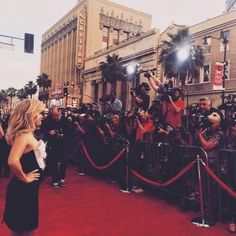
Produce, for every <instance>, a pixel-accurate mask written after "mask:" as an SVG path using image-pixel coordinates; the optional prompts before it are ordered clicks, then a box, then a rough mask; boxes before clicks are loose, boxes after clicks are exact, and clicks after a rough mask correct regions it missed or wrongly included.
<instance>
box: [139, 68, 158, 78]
mask: <svg viewBox="0 0 236 236" xmlns="http://www.w3.org/2000/svg"><path fill="white" fill-rule="evenodd" d="M155 70H156V69H155V68H153V69H151V70H141V72H142V73H144V74H143V75H144V77H145V78H150V77H151V75H150V73H152V75H154V71H155Z"/></svg>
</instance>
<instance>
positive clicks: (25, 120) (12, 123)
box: [6, 99, 45, 145]
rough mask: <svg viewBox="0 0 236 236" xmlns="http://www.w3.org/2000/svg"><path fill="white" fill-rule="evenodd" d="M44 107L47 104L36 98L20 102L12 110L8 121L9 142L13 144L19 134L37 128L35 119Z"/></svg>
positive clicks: (7, 135) (7, 136) (7, 133)
mask: <svg viewBox="0 0 236 236" xmlns="http://www.w3.org/2000/svg"><path fill="white" fill-rule="evenodd" d="M44 109H45V104H43V103H42V102H40V101H39V100H36V99H26V100H24V101H21V102H19V103H18V104H17V105H16V107H15V108H14V110H13V111H12V113H11V116H10V119H9V122H8V129H7V132H6V140H7V143H8V144H10V145H11V144H12V143H13V141H14V139H15V137H16V136H17V135H19V134H22V133H29V132H34V130H35V129H36V126H35V119H36V117H37V115H38V114H39V113H40V112H42V111H44Z"/></svg>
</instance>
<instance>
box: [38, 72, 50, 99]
mask: <svg viewBox="0 0 236 236" xmlns="http://www.w3.org/2000/svg"><path fill="white" fill-rule="evenodd" d="M36 82H37V84H38V86H39V88H43V92H42V93H39V100H40V101H43V102H45V98H46V100H48V88H50V87H51V86H52V81H51V80H50V79H49V76H48V75H47V74H44V73H42V75H39V76H38V78H37V80H36Z"/></svg>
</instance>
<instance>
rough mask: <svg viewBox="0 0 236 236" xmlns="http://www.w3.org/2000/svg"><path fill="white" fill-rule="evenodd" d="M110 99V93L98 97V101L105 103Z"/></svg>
mask: <svg viewBox="0 0 236 236" xmlns="http://www.w3.org/2000/svg"><path fill="white" fill-rule="evenodd" d="M110 100H111V95H105V96H102V97H100V98H99V102H102V103H106V102H109V101H110Z"/></svg>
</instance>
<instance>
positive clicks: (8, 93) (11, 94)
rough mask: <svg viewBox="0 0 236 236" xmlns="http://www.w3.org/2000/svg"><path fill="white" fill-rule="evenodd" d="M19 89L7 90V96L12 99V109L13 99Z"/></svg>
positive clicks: (11, 88)
mask: <svg viewBox="0 0 236 236" xmlns="http://www.w3.org/2000/svg"><path fill="white" fill-rule="evenodd" d="M16 91H17V89H15V88H13V87H10V88H8V89H7V96H8V97H10V108H12V98H13V97H15V96H16Z"/></svg>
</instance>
